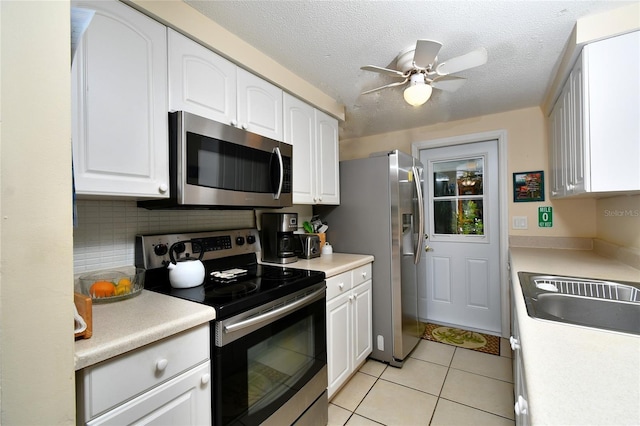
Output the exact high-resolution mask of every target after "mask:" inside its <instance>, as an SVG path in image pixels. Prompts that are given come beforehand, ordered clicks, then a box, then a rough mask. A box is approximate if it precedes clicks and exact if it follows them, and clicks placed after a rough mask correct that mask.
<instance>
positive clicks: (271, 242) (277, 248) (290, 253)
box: [260, 213, 299, 263]
mask: <svg viewBox="0 0 640 426" xmlns="http://www.w3.org/2000/svg"><path fill="white" fill-rule="evenodd" d="M261 222H262V229H261V230H260V242H261V245H262V261H263V262H269V263H293V262H295V261H297V260H298V255H297V254H296V247H297V245H299V239H298V237H297V235H294V232H295V231H296V230H297V229H298V213H262V216H261Z"/></svg>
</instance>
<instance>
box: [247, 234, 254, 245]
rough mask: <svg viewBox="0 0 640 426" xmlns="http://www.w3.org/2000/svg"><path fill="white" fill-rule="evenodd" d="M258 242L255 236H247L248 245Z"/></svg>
mask: <svg viewBox="0 0 640 426" xmlns="http://www.w3.org/2000/svg"><path fill="white" fill-rule="evenodd" d="M255 242H256V236H255V235H247V244H253V243H255Z"/></svg>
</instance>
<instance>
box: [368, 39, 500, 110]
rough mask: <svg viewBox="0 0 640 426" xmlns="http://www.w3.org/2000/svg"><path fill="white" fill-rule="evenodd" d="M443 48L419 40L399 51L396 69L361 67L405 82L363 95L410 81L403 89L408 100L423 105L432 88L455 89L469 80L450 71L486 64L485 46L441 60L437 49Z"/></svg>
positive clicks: (440, 45) (395, 83)
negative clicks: (414, 44)
mask: <svg viewBox="0 0 640 426" xmlns="http://www.w3.org/2000/svg"><path fill="white" fill-rule="evenodd" d="M441 47H442V43H440V42H437V41H433V40H418V41H417V42H416V46H415V47H410V48H408V49H405V50H403V51H401V52H400V53H399V54H398V56H397V57H396V67H397V68H398V69H397V70H393V69H388V68H382V67H378V66H375V65H366V66H364V67H361V68H360V69H362V70H365V71H373V72H377V73H381V74H384V75H389V76H391V77H397V78H402V81H397V82H394V83H390V84H387V85H385V86H382V87H377V88H375V89H371V90H367V91H365V92H362V94H363V95H365V94H367V93H372V92H376V91H378V90H382V89H386V88H388V87H395V86H402V85H404V84H406V83H408V87H407V88H406V89H405V90H404V99H405V101H407V103H408V104H410V105H413V106H420V105H422V104H424V103H425V102H427V101H428V100H429V98H430V97H431V92H432V90H433V89H439V90H443V91H447V92H455V91H456V90H458V89H459V88H460V87H462V85H463V84H464V83H465V82H466V79H465V78H462V77H455V76H452V75H451V74H455V73H457V72H460V71H463V70H467V69H469V68H474V67H478V66H480V65H484V64H485V63H487V50H486V49H485V48H484V47H480V48H478V49H476V50H473V51H471V52H469V53H467V54H465V55H462V56H457V57H455V58H451V59H449V60H447V61H443V62H440V63H438V52H439V51H440V48H441Z"/></svg>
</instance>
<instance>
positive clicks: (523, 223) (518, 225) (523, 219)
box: [512, 216, 528, 229]
mask: <svg viewBox="0 0 640 426" xmlns="http://www.w3.org/2000/svg"><path fill="white" fill-rule="evenodd" d="M512 221H513V223H512V228H513V229H527V228H528V224H527V216H513V218H512Z"/></svg>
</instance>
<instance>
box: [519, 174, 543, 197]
mask: <svg viewBox="0 0 640 426" xmlns="http://www.w3.org/2000/svg"><path fill="white" fill-rule="evenodd" d="M527 201H544V172H543V171H542V170H540V171H537V172H518V173H514V174H513V202H514V203H521V202H527Z"/></svg>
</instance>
